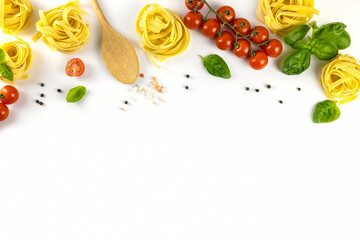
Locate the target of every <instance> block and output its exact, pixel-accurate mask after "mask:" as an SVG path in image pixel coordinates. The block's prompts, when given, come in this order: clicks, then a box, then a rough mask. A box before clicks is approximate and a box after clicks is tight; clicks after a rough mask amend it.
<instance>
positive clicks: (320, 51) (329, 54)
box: [311, 42, 339, 61]
mask: <svg viewBox="0 0 360 240" xmlns="http://www.w3.org/2000/svg"><path fill="white" fill-rule="evenodd" d="M311 52H312V53H313V54H314V55H315V56H316V57H318V58H319V59H320V60H325V61H327V60H331V59H333V58H334V57H336V56H337V55H338V53H339V50H338V47H337V45H336V44H335V43H332V42H328V43H320V44H315V46H314V47H313V48H312V50H311Z"/></svg>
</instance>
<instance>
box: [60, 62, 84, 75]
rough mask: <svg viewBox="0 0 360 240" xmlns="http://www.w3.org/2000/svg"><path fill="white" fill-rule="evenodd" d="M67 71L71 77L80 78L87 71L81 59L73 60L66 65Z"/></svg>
mask: <svg viewBox="0 0 360 240" xmlns="http://www.w3.org/2000/svg"><path fill="white" fill-rule="evenodd" d="M65 71H66V74H67V75H68V76H70V77H80V76H81V75H83V73H84V71H85V65H84V63H83V61H81V60H80V59H79V58H73V59H70V60H69V61H68V62H67V63H66V67H65Z"/></svg>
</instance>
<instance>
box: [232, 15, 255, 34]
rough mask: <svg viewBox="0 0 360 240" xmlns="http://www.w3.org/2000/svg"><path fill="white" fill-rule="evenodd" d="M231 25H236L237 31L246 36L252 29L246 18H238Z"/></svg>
mask: <svg viewBox="0 0 360 240" xmlns="http://www.w3.org/2000/svg"><path fill="white" fill-rule="evenodd" d="M231 25H233V26H234V27H235V29H236V31H238V32H239V33H240V34H242V35H244V36H246V35H248V34H249V32H250V29H251V25H250V23H249V21H248V20H246V19H245V18H236V19H235V20H234V21H233V22H232V24H231Z"/></svg>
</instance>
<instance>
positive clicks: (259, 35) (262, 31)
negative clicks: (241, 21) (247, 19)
mask: <svg viewBox="0 0 360 240" xmlns="http://www.w3.org/2000/svg"><path fill="white" fill-rule="evenodd" d="M250 34H251V35H253V37H252V38H251V41H253V42H254V43H256V44H261V43H264V42H266V41H267V40H269V31H268V30H267V29H266V28H265V27H263V26H256V27H254V28H253V29H251V33H250Z"/></svg>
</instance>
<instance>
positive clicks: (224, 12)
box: [216, 6, 235, 23]
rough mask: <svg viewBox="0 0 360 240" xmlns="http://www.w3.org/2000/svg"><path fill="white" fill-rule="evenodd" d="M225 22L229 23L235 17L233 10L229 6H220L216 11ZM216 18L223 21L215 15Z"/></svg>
mask: <svg viewBox="0 0 360 240" xmlns="http://www.w3.org/2000/svg"><path fill="white" fill-rule="evenodd" d="M216 12H217V13H218V14H219V15H221V17H222V18H223V19H224V20H225V22H227V23H231V22H232V21H234V19H235V10H234V9H233V8H232V7H230V6H222V7H220V8H219V9H218V10H217V11H216ZM216 18H217V20H219V22H220V23H223V21H222V19H221V18H219V16H217V15H216Z"/></svg>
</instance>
